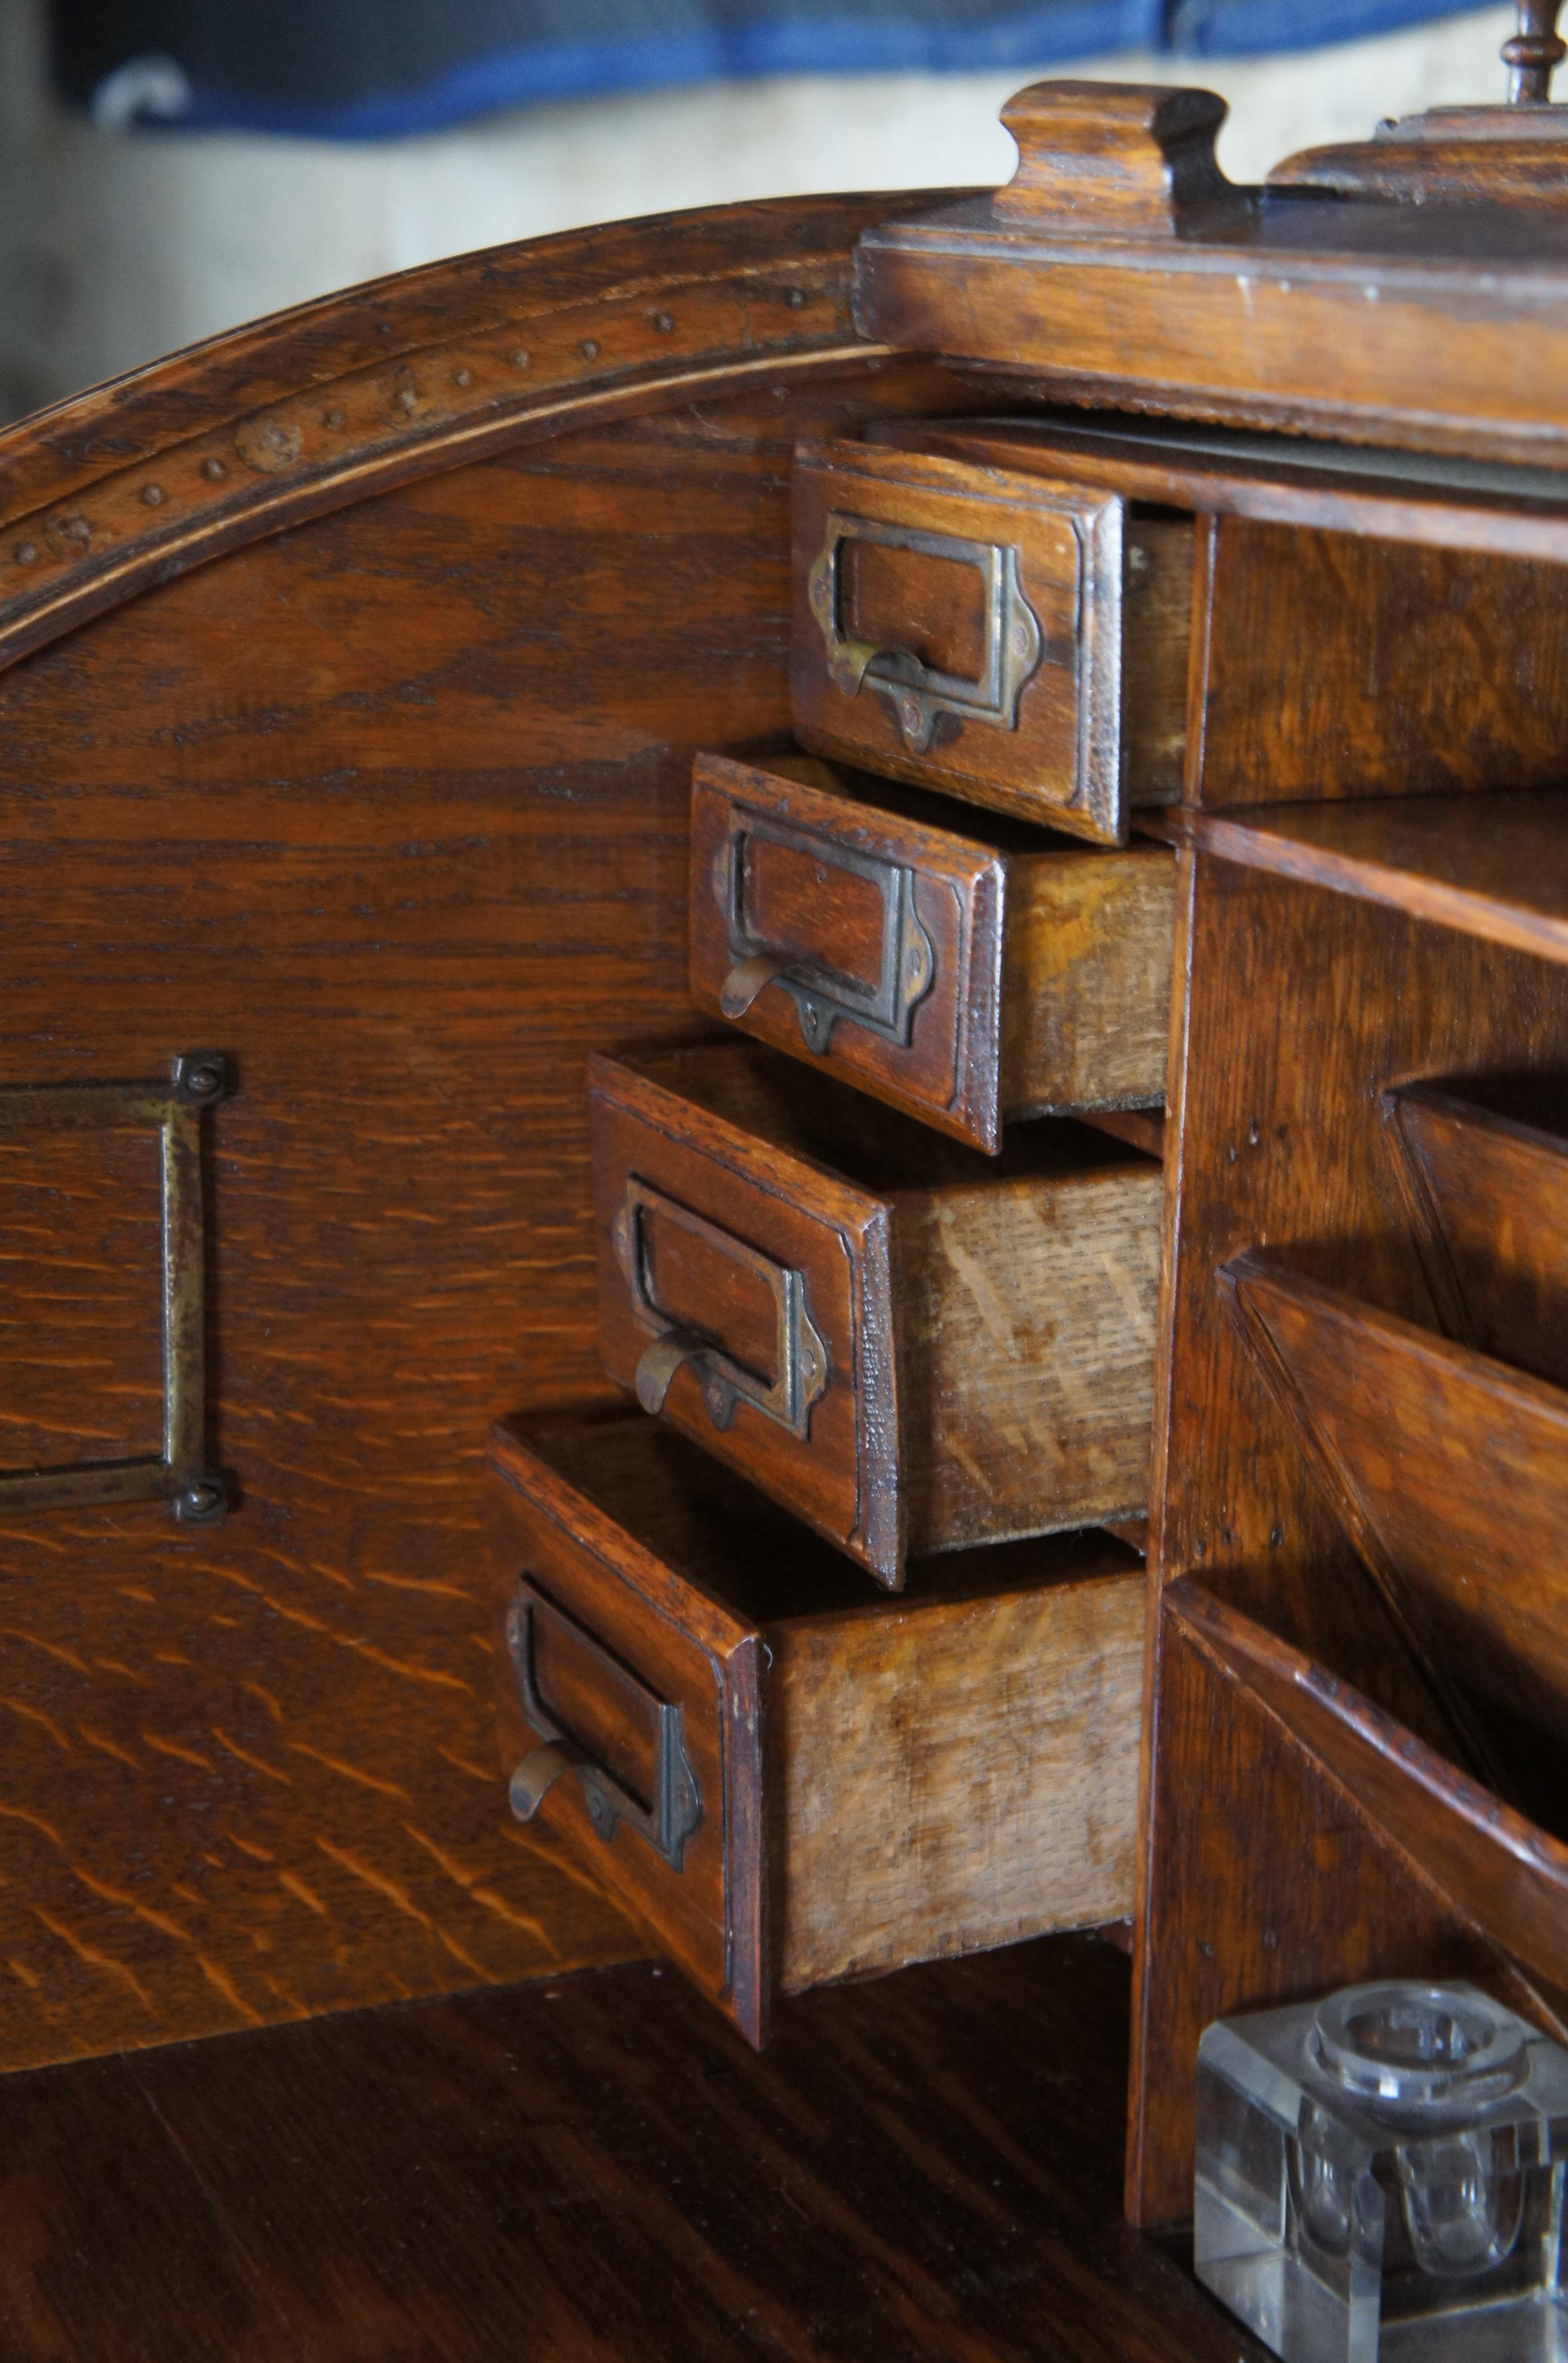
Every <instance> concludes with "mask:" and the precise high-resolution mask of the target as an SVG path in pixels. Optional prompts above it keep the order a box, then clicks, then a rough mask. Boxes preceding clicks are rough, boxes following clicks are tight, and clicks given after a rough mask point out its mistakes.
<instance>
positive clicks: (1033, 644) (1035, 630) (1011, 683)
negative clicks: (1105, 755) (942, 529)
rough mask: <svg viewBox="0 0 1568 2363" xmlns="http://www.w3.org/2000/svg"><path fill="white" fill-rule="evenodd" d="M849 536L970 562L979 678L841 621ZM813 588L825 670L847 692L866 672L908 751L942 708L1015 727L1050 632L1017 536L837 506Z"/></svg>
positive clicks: (924, 745)
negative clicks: (979, 615)
mask: <svg viewBox="0 0 1568 2363" xmlns="http://www.w3.org/2000/svg"><path fill="white" fill-rule="evenodd" d="M846 541H863V542H867V543H871V544H874V545H875V546H876V547H877V548H878V549H907V550H909V551H911V553H912V554H913V555H914V556H916V557H921V558H937V559H944V560H947V561H948V562H949V563H950V564H953V565H958V566H972V567H973V568H974V569H975V570H976V571H977V573H978V575H979V577H980V581H981V582H982V584H983V586H984V589H985V599H986V607H985V624H984V627H983V642H982V646H983V651H984V653H983V660H982V663H981V667H980V673H979V677H978V679H977V680H974V681H971V680H969V679H968V678H967V677H966V675H964V674H962V673H952V672H942V671H938V670H937V669H936V668H935V667H934V666H931V665H925V664H922V662H921V660H920V659H919V657H917V656H916V655H915V654H914V652H913V650H912V649H879V648H878V647H877V646H876V645H875V644H874V643H873V642H871V641H869V640H857V639H856V638H853V637H852V636H851V635H850V634H848V633H846V632H845V628H844V570H843V564H842V560H841V558H840V552H841V551H842V549H843V548H844V545H845V542H846ZM807 594H808V596H809V598H810V601H811V607H812V615H813V616H815V617H816V620H817V625H818V627H819V629H820V630H821V632H822V636H823V641H824V642H825V644H826V647H827V662H828V671H829V672H830V673H831V674H832V676H833V679H834V684H835V686H836V687H837V688H838V689H840V690H841V691H842V692H843V693H844V695H845V697H856V696H858V694H859V693H860V691H861V689H862V687H863V686H864V685H865V684H867V682H869V684H870V686H871V687H872V688H873V689H878V690H880V691H881V692H882V693H883V694H884V695H885V696H886V697H887V698H888V699H889V703H890V704H891V706H892V710H893V714H894V716H895V717H896V719H897V722H898V726H899V730H900V734H901V736H902V738H903V741H904V744H905V746H906V747H907V748H908V749H909V750H910V752H911V755H923V754H925V753H926V752H927V750H928V749H929V748H930V746H931V743H932V740H933V737H934V736H935V732H936V725H937V721H938V719H939V717H940V716H943V715H944V714H945V715H951V716H953V718H954V719H955V721H957V722H959V723H965V722H983V723H987V724H988V725H989V727H991V728H992V729H995V730H1016V729H1017V727H1018V701H1019V698H1020V696H1021V694H1022V692H1023V687H1024V684H1025V682H1027V681H1028V679H1029V677H1030V675H1031V673H1032V672H1033V671H1034V669H1035V667H1036V666H1037V665H1038V664H1039V662H1040V657H1041V650H1042V647H1043V642H1042V640H1041V636H1040V624H1039V620H1038V618H1037V617H1036V616H1035V613H1034V610H1033V608H1032V607H1031V605H1030V604H1029V602H1028V600H1027V599H1026V598H1025V597H1024V595H1023V585H1022V584H1021V582H1020V581H1019V575H1018V551H1017V549H1014V548H1013V547H1012V545H1011V544H1010V543H1005V544H1004V543H1001V542H994V541H973V540H970V539H968V538H966V537H965V536H962V535H958V534H948V533H927V532H925V531H923V530H922V529H921V528H919V527H914V526H901V525H883V524H881V523H879V522H878V520H876V519H875V518H872V517H862V516H851V515H850V514H849V512H848V511H846V510H843V509H833V510H830V512H829V514H828V519H827V530H826V534H825V537H824V538H823V547H822V549H821V552H820V553H819V555H818V556H817V558H816V559H815V560H813V561H812V570H811V573H810V575H809V577H808V578H807Z"/></svg>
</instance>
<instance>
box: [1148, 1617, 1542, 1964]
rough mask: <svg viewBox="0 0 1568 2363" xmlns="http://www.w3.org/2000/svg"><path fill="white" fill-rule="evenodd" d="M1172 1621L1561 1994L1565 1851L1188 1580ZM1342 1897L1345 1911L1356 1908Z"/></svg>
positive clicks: (1413, 1862) (1344, 1686) (1487, 1932)
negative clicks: (1349, 1907)
mask: <svg viewBox="0 0 1568 2363" xmlns="http://www.w3.org/2000/svg"><path fill="white" fill-rule="evenodd" d="M1164 1614H1165V1616H1166V1617H1167V1618H1169V1619H1171V1620H1173V1621H1174V1622H1175V1623H1176V1624H1177V1625H1179V1626H1180V1627H1181V1628H1182V1630H1183V1631H1184V1632H1185V1633H1186V1634H1187V1636H1188V1637H1189V1638H1190V1639H1191V1640H1192V1641H1193V1642H1194V1643H1195V1644H1196V1646H1197V1647H1198V1648H1199V1649H1200V1650H1201V1651H1202V1652H1203V1653H1204V1655H1205V1656H1206V1657H1208V1658H1209V1659H1210V1660H1211V1662H1213V1663H1214V1664H1216V1665H1218V1666H1219V1667H1220V1669H1221V1670H1223V1671H1224V1673H1225V1674H1226V1675H1227V1676H1228V1677H1229V1678H1230V1680H1231V1681H1234V1682H1236V1683H1238V1684H1240V1685H1241V1687H1242V1689H1243V1690H1244V1691H1246V1692H1248V1693H1249V1694H1250V1695H1251V1696H1252V1697H1253V1698H1255V1699H1256V1700H1258V1701H1259V1703H1261V1704H1262V1705H1263V1706H1264V1708H1266V1709H1267V1711H1268V1712H1269V1714H1272V1715H1274V1716H1275V1717H1276V1718H1277V1719H1278V1721H1279V1722H1280V1723H1282V1724H1283V1725H1285V1726H1286V1729H1287V1730H1288V1731H1289V1732H1290V1733H1291V1735H1292V1736H1293V1737H1295V1738H1296V1739H1297V1741H1298V1742H1299V1744H1300V1745H1301V1746H1302V1747H1304V1748H1305V1749H1306V1750H1307V1751H1308V1753H1309V1755H1310V1756H1312V1757H1314V1758H1316V1759H1317V1760H1318V1761H1319V1762H1320V1764H1322V1765H1323V1766H1324V1767H1325V1768H1326V1769H1327V1770H1328V1771H1329V1772H1331V1774H1332V1775H1333V1777H1334V1779H1335V1780H1336V1781H1340V1782H1341V1783H1342V1786H1343V1788H1344V1789H1345V1791H1346V1792H1348V1794H1349V1795H1350V1797H1351V1798H1352V1799H1353V1802H1354V1803H1355V1804H1356V1806H1357V1807H1358V1809H1359V1810H1360V1811H1361V1812H1362V1813H1363V1814H1364V1815H1365V1816H1366V1818H1367V1819H1368V1820H1369V1821H1370V1822H1372V1823H1373V1824H1374V1825H1375V1826H1376V1828H1377V1829H1378V1831H1379V1832H1380V1833H1381V1834H1382V1835H1383V1836H1384V1837H1385V1838H1386V1840H1387V1841H1388V1842H1389V1843H1390V1844H1391V1845H1393V1846H1395V1847H1397V1848H1398V1849H1399V1851H1400V1852H1401V1854H1402V1855H1404V1857H1405V1858H1407V1860H1408V1863H1409V1865H1410V1867H1411V1868H1412V1869H1414V1870H1415V1871H1416V1872H1417V1873H1418V1875H1419V1877H1420V1878H1421V1879H1423V1880H1427V1881H1429V1882H1430V1884H1432V1885H1433V1886H1435V1887H1437V1888H1438V1889H1440V1890H1441V1893H1442V1894H1443V1896H1444V1897H1445V1898H1446V1900H1447V1901H1448V1903H1449V1904H1450V1905H1451V1907H1452V1910H1453V1911H1454V1912H1456V1913H1457V1914H1460V1916H1461V1917H1462V1918H1463V1919H1465V1920H1467V1921H1468V1922H1470V1923H1471V1925H1473V1926H1474V1928H1476V1929H1477V1930H1478V1931H1479V1932H1481V1933H1482V1934H1483V1935H1484V1936H1486V1937H1488V1938H1490V1939H1491V1940H1493V1941H1494V1942H1496V1944H1497V1945H1499V1946H1501V1947H1503V1948H1504V1950H1505V1951H1507V1953H1510V1954H1511V1955H1513V1957H1514V1958H1516V1959H1517V1960H1518V1961H1519V1962H1521V1963H1522V1964H1523V1965H1524V1967H1525V1968H1526V1969H1529V1970H1530V1971H1532V1972H1533V1973H1534V1974H1535V1975H1536V1976H1537V1977H1539V1978H1540V1979H1542V1980H1545V1981H1546V1982H1547V1983H1548V1984H1549V1985H1552V1986H1560V1985H1561V1983H1562V1975H1563V1968H1564V1964H1565V1963H1568V1847H1564V1846H1562V1844H1561V1843H1560V1842H1559V1841H1558V1840H1557V1839H1556V1838H1554V1837H1551V1836H1549V1835H1548V1834H1547V1832H1546V1831H1544V1830H1542V1829H1540V1828H1538V1827H1537V1826H1536V1825H1535V1824H1534V1823H1532V1822H1529V1821H1527V1820H1526V1818H1525V1817H1524V1815H1523V1814H1518V1813H1515V1812H1514V1811H1513V1810H1512V1809H1511V1808H1510V1807H1508V1806H1507V1805H1506V1804H1504V1803H1502V1802H1501V1800H1500V1799H1499V1798H1497V1797H1496V1796H1494V1795H1493V1794H1492V1792H1490V1791H1489V1790H1487V1789H1485V1788H1483V1787H1482V1786H1481V1784H1480V1783H1479V1781H1474V1780H1472V1779H1471V1778H1470V1777H1469V1775H1468V1774H1466V1773H1464V1772H1463V1771H1461V1770H1460V1769H1458V1768H1457V1767H1456V1766H1454V1765H1453V1764H1452V1763H1451V1762H1449V1761H1448V1759H1447V1758H1444V1757H1442V1756H1440V1755H1439V1754H1437V1752H1436V1751H1435V1750H1434V1749H1432V1748H1430V1747H1428V1746H1427V1745H1426V1744H1425V1742H1424V1741H1422V1740H1420V1739H1418V1738H1417V1737H1416V1736H1415V1735H1414V1734H1413V1733H1412V1732H1409V1731H1408V1730H1406V1729H1405V1727H1404V1726H1403V1725H1401V1724H1400V1723H1398V1722H1397V1720H1396V1719H1395V1717H1394V1716H1392V1715H1390V1714H1385V1713H1384V1711H1383V1710H1382V1709H1381V1708H1379V1707H1376V1706H1374V1705H1373V1703H1371V1701H1370V1700H1368V1699H1366V1698H1364V1697H1363V1696H1362V1695H1361V1693H1360V1692H1358V1691H1356V1690H1355V1689H1354V1688H1353V1686H1352V1685H1351V1684H1350V1683H1349V1682H1345V1681H1341V1680H1340V1679H1339V1677H1338V1676H1337V1675H1334V1674H1332V1673H1330V1672H1329V1671H1328V1670H1326V1669H1325V1668H1324V1667H1322V1666H1320V1665H1317V1664H1314V1662H1313V1661H1312V1659H1309V1658H1307V1657H1304V1656H1303V1655H1302V1654H1301V1652H1300V1651H1299V1650H1297V1649H1292V1648H1291V1647H1288V1646H1287V1645H1286V1643H1285V1642H1283V1641H1280V1640H1277V1639H1276V1638H1275V1636H1273V1635H1272V1634H1270V1633H1268V1632H1267V1631H1266V1630H1265V1629H1264V1627H1263V1626H1262V1625H1257V1624H1255V1623H1253V1620H1252V1619H1251V1618H1250V1617H1247V1616H1243V1615H1242V1614H1240V1613H1239V1612H1238V1611H1236V1610H1234V1609H1231V1608H1229V1607H1227V1606H1225V1604H1224V1603H1222V1602H1220V1601H1218V1600H1216V1599H1215V1598H1214V1596H1213V1595H1212V1593H1210V1592H1207V1591H1206V1590H1205V1589H1204V1588H1203V1586H1202V1585H1201V1584H1198V1583H1195V1582H1193V1581H1191V1580H1190V1579H1188V1578H1185V1577H1184V1578H1181V1579H1179V1580H1178V1581H1176V1582H1174V1583H1172V1584H1169V1585H1167V1587H1166V1589H1165V1595H1164ZM1339 1900H1340V1902H1341V1903H1342V1906H1345V1907H1348V1905H1349V1902H1350V1899H1348V1898H1343V1899H1339ZM1326 1908H1329V1909H1331V1908H1332V1905H1331V1904H1326Z"/></svg>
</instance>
